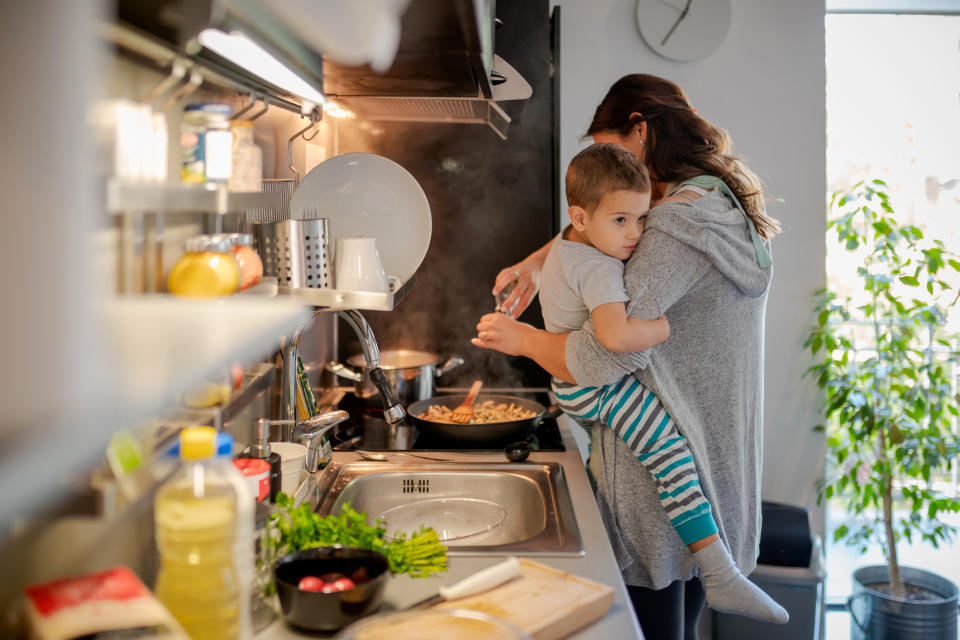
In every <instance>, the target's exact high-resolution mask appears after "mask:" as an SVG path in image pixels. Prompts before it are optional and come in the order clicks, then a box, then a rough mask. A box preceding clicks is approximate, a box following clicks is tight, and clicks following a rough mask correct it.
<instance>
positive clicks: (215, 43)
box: [198, 29, 324, 104]
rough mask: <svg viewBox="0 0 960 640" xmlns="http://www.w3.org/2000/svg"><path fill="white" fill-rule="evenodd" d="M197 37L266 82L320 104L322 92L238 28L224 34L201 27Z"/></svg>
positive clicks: (212, 49)
mask: <svg viewBox="0 0 960 640" xmlns="http://www.w3.org/2000/svg"><path fill="white" fill-rule="evenodd" d="M198 39H199V40H200V44H202V45H203V46H205V47H206V48H207V49H210V50H211V51H213V52H215V53H218V54H220V55H221V56H223V57H224V58H226V59H227V60H229V61H230V62H232V63H234V64H236V65H238V66H240V67H243V68H244V69H246V70H247V71H249V72H251V73H253V74H255V75H257V76H259V77H261V78H263V79H264V80H266V81H267V82H269V83H271V84H274V85H276V86H278V87H280V88H281V89H284V90H286V91H289V92H290V93H292V94H293V95H295V96H299V97H301V98H303V99H305V100H309V101H311V102H314V103H316V104H323V102H324V99H323V94H322V93H320V92H319V91H318V90H317V89H315V88H314V87H313V86H311V85H310V84H308V83H307V81H306V80H304V79H303V78H301V77H300V76H298V75H297V74H295V73H294V72H293V71H291V70H290V69H289V68H287V66H286V65H284V64H283V63H282V62H280V61H279V60H277V59H276V58H274V57H273V56H272V55H271V54H270V53H269V52H267V50H266V49H264V48H263V47H261V46H260V45H259V44H257V43H256V42H254V41H253V40H251V39H250V38H249V37H247V35H246V34H245V33H243V32H241V31H234V32H232V33H224V32H223V31H220V30H219V29H204V30H203V31H201V32H200V35H199V37H198Z"/></svg>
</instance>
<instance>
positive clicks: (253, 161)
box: [227, 120, 263, 192]
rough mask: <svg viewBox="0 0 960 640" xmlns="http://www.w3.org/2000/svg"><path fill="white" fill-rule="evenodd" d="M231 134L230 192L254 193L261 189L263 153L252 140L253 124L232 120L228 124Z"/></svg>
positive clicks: (247, 121)
mask: <svg viewBox="0 0 960 640" xmlns="http://www.w3.org/2000/svg"><path fill="white" fill-rule="evenodd" d="M230 131H231V132H232V133H233V146H232V148H231V156H230V157H231V160H230V163H231V166H230V181H229V182H228V183H227V185H228V187H229V189H230V191H254V192H260V191H261V190H262V189H263V151H261V150H260V147H258V146H257V143H256V142H254V139H253V123H252V122H250V121H249V120H234V121H233V122H231V123H230Z"/></svg>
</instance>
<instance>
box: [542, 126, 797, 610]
mask: <svg viewBox="0 0 960 640" xmlns="http://www.w3.org/2000/svg"><path fill="white" fill-rule="evenodd" d="M566 190H567V202H568V204H569V205H570V208H569V214H570V220H571V225H570V226H568V227H567V228H566V229H565V230H564V231H563V233H562V234H561V237H560V238H558V239H557V240H555V241H554V243H553V245H552V246H551V247H550V251H549V253H548V254H547V258H546V261H545V263H544V266H543V271H542V275H541V285H540V304H541V307H542V308H543V319H544V323H545V326H546V329H547V331H551V332H554V333H566V332H569V331H573V330H577V329H581V328H582V327H583V325H584V323H585V322H586V321H587V319H588V318H592V319H593V325H594V329H595V330H596V333H597V338H598V339H599V340H600V343H601V344H602V345H603V346H604V347H605V348H607V349H609V350H610V351H615V352H619V353H630V352H636V351H644V350H646V349H649V348H651V347H653V346H655V345H657V344H659V343H661V342H663V341H664V340H666V339H667V337H668V335H669V332H670V331H669V325H668V323H667V320H666V318H665V317H663V316H661V317H660V318H658V319H656V320H639V319H636V318H630V317H627V312H626V304H625V303H626V302H628V301H629V297H628V296H627V293H626V288H625V285H624V281H623V261H624V260H626V259H627V258H629V257H630V255H631V254H632V253H633V250H634V249H635V248H636V246H637V243H638V242H639V240H640V235H641V234H642V233H643V225H644V219H645V217H646V214H647V210H648V209H649V208H650V179H649V177H648V175H647V172H646V169H645V167H644V166H643V164H642V163H641V162H640V161H639V160H638V159H637V158H636V156H634V155H633V154H632V153H630V152H629V151H627V150H626V149H624V148H623V147H620V146H619V145H615V144H594V145H591V146H590V147H587V148H586V149H584V150H583V151H581V152H580V153H578V154H577V155H576V156H575V157H574V158H573V160H571V161H570V166H569V167H568V169H567V175H566ZM552 386H553V391H554V393H555V394H556V395H557V398H558V399H559V401H560V404H561V406H562V407H563V409H564V411H566V413H567V414H568V415H570V416H572V417H574V418H576V419H577V420H578V421H583V422H593V421H598V422H601V423H603V424H606V425H609V426H610V428H611V429H613V430H614V432H615V433H616V434H617V435H618V436H619V437H620V438H621V439H622V440H623V441H624V442H626V443H627V445H628V446H629V447H630V449H631V450H632V451H633V453H634V454H635V455H636V456H637V458H638V459H639V461H640V462H641V464H643V465H644V467H645V468H646V469H647V470H648V471H649V472H650V474H651V475H652V476H653V479H654V482H655V483H656V486H657V489H658V491H659V494H660V501H661V504H662V505H663V508H664V509H665V510H666V512H667V516H668V517H669V518H670V523H671V524H672V525H673V527H674V529H676V531H677V533H678V534H679V535H680V538H681V540H683V543H684V544H686V545H687V547H688V548H689V549H690V551H691V552H693V554H694V557H695V558H696V560H697V562H698V564H699V566H700V569H701V573H702V580H703V586H704V590H705V592H706V597H707V602H708V603H709V605H710V606H711V607H712V608H714V609H716V610H718V611H725V612H731V613H739V614H742V615H746V616H750V617H753V618H757V619H760V620H764V621H767V622H786V621H787V619H788V614H787V612H786V611H785V610H784V609H783V607H781V606H780V605H778V604H777V603H776V602H774V601H773V600H772V599H771V598H770V597H769V596H767V594H765V593H764V592H763V591H761V590H760V589H759V588H758V587H757V586H756V585H754V584H753V583H752V582H750V581H749V580H747V578H746V577H745V576H744V575H743V574H742V573H741V572H740V570H739V569H737V567H736V565H735V564H734V562H733V558H732V557H731V556H730V552H729V551H728V550H727V548H726V546H725V545H724V543H723V541H722V540H720V537H719V535H718V529H717V525H716V522H715V521H714V519H713V515H712V513H711V509H710V504H709V503H708V502H707V500H706V498H705V497H704V495H703V492H702V490H701V489H700V481H699V478H698V476H697V469H696V467H695V465H694V460H693V456H692V454H691V452H690V449H689V448H688V447H687V444H686V440H685V439H684V437H683V436H682V435H681V434H680V432H679V431H678V430H677V425H676V424H675V423H674V421H673V420H672V419H671V417H670V416H669V414H668V413H667V411H666V409H665V408H664V407H663V406H662V405H661V404H660V400H659V399H658V398H657V397H656V395H655V394H653V393H652V392H651V391H650V390H648V389H646V388H645V387H643V385H641V384H640V382H639V381H638V380H637V379H636V378H635V377H634V376H632V375H631V376H626V377H624V378H623V379H621V380H620V381H618V382H616V383H614V384H612V385H608V386H603V387H582V386H578V385H572V384H569V383H566V382H562V381H560V380H557V379H554V380H553V382H552ZM690 392H691V393H696V390H695V389H691V390H690Z"/></svg>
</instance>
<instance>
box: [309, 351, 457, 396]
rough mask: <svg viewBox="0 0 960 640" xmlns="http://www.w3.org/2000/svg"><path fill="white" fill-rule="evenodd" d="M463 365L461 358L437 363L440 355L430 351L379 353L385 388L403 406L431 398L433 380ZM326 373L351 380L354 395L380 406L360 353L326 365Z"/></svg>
mask: <svg viewBox="0 0 960 640" xmlns="http://www.w3.org/2000/svg"><path fill="white" fill-rule="evenodd" d="M461 364H463V358H461V357H459V356H451V357H450V358H447V360H446V361H445V362H444V363H443V364H440V356H438V355H437V354H435V353H431V352H429V351H416V350H413V349H392V350H387V351H381V352H380V368H381V369H382V370H383V374H384V376H386V379H387V386H388V387H389V388H390V391H392V392H393V394H394V397H395V398H396V399H397V400H398V401H399V402H400V404H402V405H408V404H410V403H413V402H416V401H418V400H425V399H427V398H432V397H433V394H434V393H435V392H436V389H437V383H436V380H437V378H439V377H440V376H442V375H444V374H445V373H447V372H449V371H451V370H452V369H455V368H457V367H459V366H460V365H461ZM326 368H327V370H328V371H331V372H333V373H334V374H336V375H338V376H340V377H341V378H346V379H347V380H352V381H353V383H354V385H353V387H354V393H355V394H356V395H357V397H358V398H363V399H364V401H365V402H367V404H370V405H373V406H380V394H379V393H378V391H377V388H376V387H375V386H373V383H372V382H371V381H370V376H369V375H368V374H369V371H370V369H369V368H368V367H367V366H366V363H365V361H364V359H363V354H357V355H353V356H350V357H349V358H347V362H346V364H342V363H340V362H329V363H327V365H326Z"/></svg>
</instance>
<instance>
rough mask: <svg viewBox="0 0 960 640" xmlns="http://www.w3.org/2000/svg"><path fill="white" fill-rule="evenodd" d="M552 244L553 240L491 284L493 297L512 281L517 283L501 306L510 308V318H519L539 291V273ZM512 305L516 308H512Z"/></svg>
mask: <svg viewBox="0 0 960 640" xmlns="http://www.w3.org/2000/svg"><path fill="white" fill-rule="evenodd" d="M552 244H553V240H550V242H548V243H547V244H545V245H543V246H542V247H540V248H539V249H537V250H536V251H534V252H533V253H531V254H530V255H529V256H527V257H526V258H524V259H523V260H521V261H520V262H518V263H517V264H515V265H513V266H510V267H507V268H506V269H503V270H502V271H500V273H498V274H497V279H496V280H495V281H494V283H493V295H497V294H498V293H500V291H501V290H503V288H504V287H506V286H507V285H508V284H510V283H511V282H513V281H514V280H516V281H517V286H516V287H514V289H513V291H511V292H510V295H509V296H507V299H506V300H504V301H503V304H502V305H501V306H502V307H503V308H504V309H511V308H512V311H511V316H513V317H514V318H519V317H520V314H521V313H523V312H524V311H525V310H526V308H527V307H529V306H530V303H531V302H533V296H535V295H537V291H539V290H540V272H541V271H542V270H543V262H544V260H546V259H547V254H548V253H550V245H552ZM514 304H516V307H513V305H514Z"/></svg>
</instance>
